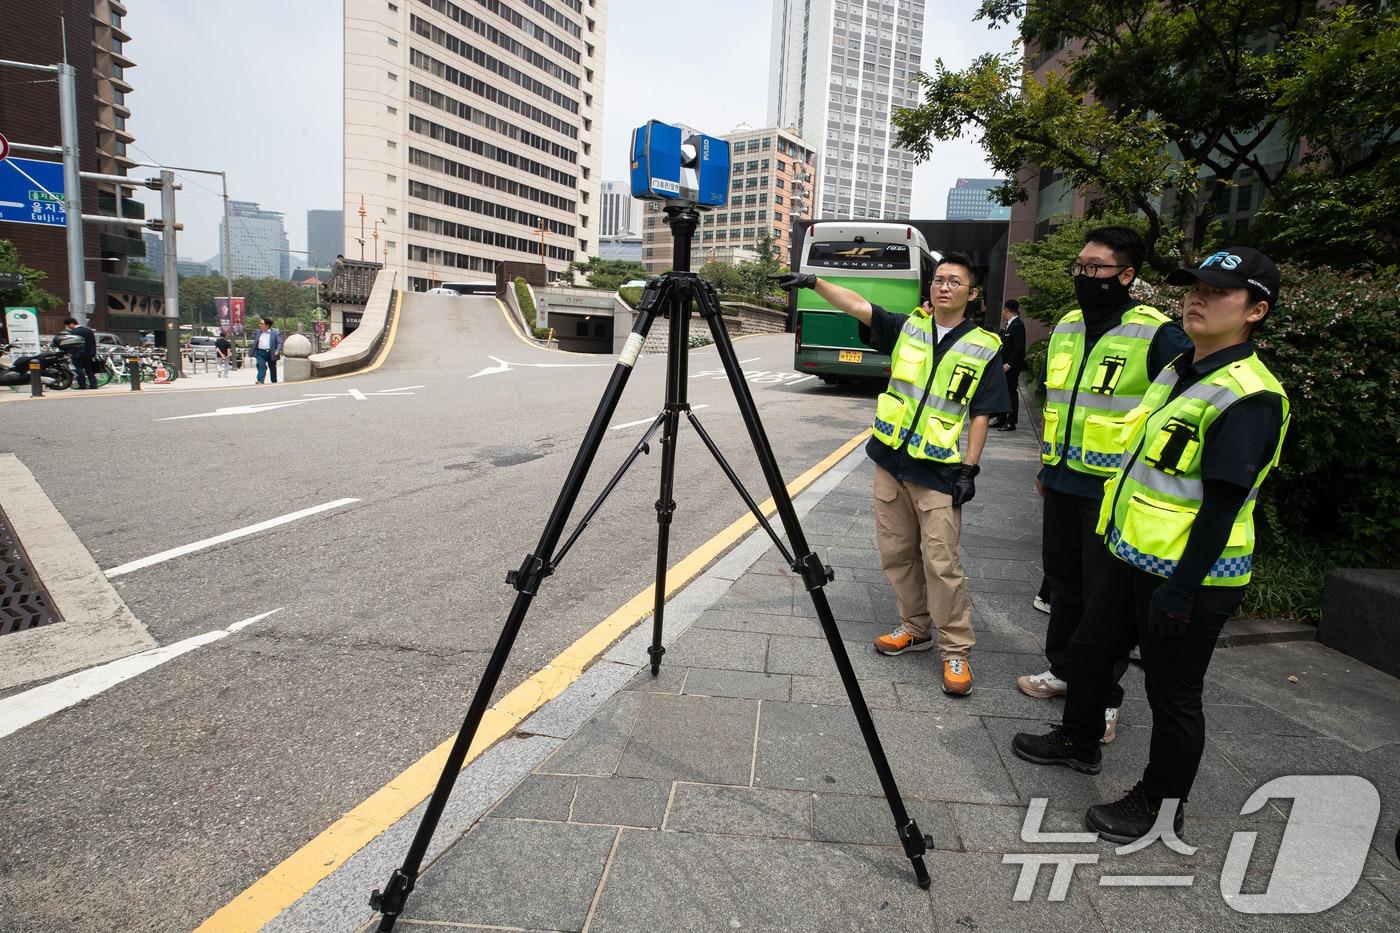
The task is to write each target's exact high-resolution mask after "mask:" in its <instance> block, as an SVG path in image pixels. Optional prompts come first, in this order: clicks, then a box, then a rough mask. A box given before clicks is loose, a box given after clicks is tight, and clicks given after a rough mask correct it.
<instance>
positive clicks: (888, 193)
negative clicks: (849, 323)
mask: <svg viewBox="0 0 1400 933" xmlns="http://www.w3.org/2000/svg"><path fill="white" fill-rule="evenodd" d="M923 41H924V0H773V39H772V58H771V61H770V64H769V72H770V73H769V82H768V122H769V123H770V124H772V125H773V126H783V127H792V128H794V129H795V130H796V132H797V134H798V135H799V136H800V137H801V138H803V139H805V140H807V141H808V142H810V143H811V145H812V146H813V147H814V148H815V150H816V152H817V155H818V157H819V159H820V161H821V164H822V176H821V179H820V186H819V187H820V200H819V202H818V204H817V216H819V217H852V218H869V219H881V218H907V217H908V216H909V212H910V204H911V199H912V197H913V185H914V156H913V154H912V153H909V152H905V151H904V150H901V149H896V148H894V147H893V140H894V135H895V132H894V127H893V126H892V125H891V123H890V117H891V114H892V113H893V108H895V107H914V106H917V105H918V102H919V100H918V88H917V87H916V86H915V84H914V82H913V80H912V79H913V77H914V75H915V74H916V73H917V72H918V70H919V58H920V52H921V49H922V47H923Z"/></svg>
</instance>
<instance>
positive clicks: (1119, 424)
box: [1040, 305, 1169, 476]
mask: <svg viewBox="0 0 1400 933" xmlns="http://www.w3.org/2000/svg"><path fill="white" fill-rule="evenodd" d="M1168 320H1169V318H1168V317H1167V316H1166V315H1165V314H1163V313H1162V312H1161V311H1158V310H1157V309H1156V308H1150V307H1148V306H1146V305H1135V306H1133V307H1131V308H1129V309H1128V310H1126V311H1124V312H1123V317H1122V320H1121V321H1119V323H1118V325H1117V326H1116V327H1114V328H1113V329H1112V330H1110V331H1108V332H1107V333H1105V334H1104V335H1103V336H1102V337H1100V338H1099V339H1098V341H1097V342H1096V343H1095V344H1094V347H1093V349H1092V350H1090V351H1089V352H1088V353H1085V351H1084V344H1085V339H1084V312H1082V311H1077V310H1076V311H1071V312H1070V313H1068V314H1066V315H1065V316H1064V317H1063V318H1061V319H1060V323H1059V324H1057V325H1055V330H1054V332H1053V333H1052V334H1051V335H1050V344H1049V347H1048V348H1047V349H1046V356H1045V361H1046V365H1045V433H1044V437H1043V438H1042V440H1041V444H1040V459H1041V460H1042V461H1043V462H1044V463H1046V464H1049V465H1051V466H1053V465H1055V464H1057V463H1059V462H1060V461H1061V460H1063V461H1064V463H1065V465H1066V466H1068V467H1069V468H1070V469H1071V470H1074V471H1075V472H1077V473H1087V474H1089V475H1091V476H1108V475H1109V474H1110V473H1112V472H1113V471H1114V470H1116V469H1118V466H1119V464H1121V463H1122V462H1123V450H1124V448H1125V447H1126V446H1127V443H1128V427H1129V426H1128V424H1127V420H1126V419H1127V415H1128V412H1130V411H1132V410H1133V409H1134V408H1136V407H1137V406H1138V405H1139V404H1141V403H1142V396H1143V393H1144V392H1146V391H1147V387H1148V385H1150V384H1151V382H1152V379H1151V377H1150V376H1149V375H1148V366H1147V358H1148V351H1149V350H1150V349H1151V347H1152V338H1153V337H1155V336H1156V334H1157V331H1158V329H1159V328H1161V326H1162V325H1163V324H1165V323H1167V321H1168Z"/></svg>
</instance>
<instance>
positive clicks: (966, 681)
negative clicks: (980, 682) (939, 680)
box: [943, 658, 972, 697]
mask: <svg viewBox="0 0 1400 933" xmlns="http://www.w3.org/2000/svg"><path fill="white" fill-rule="evenodd" d="M943 692H944V693H949V694H952V695H953V696H955V697H962V696H967V695H968V694H969V693H971V692H972V668H971V667H969V666H968V663H967V658H944V659H943Z"/></svg>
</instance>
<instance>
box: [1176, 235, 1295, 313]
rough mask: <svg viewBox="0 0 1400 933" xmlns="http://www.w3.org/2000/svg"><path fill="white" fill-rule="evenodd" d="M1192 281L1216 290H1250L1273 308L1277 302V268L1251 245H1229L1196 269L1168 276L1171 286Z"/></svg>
mask: <svg viewBox="0 0 1400 933" xmlns="http://www.w3.org/2000/svg"><path fill="white" fill-rule="evenodd" d="M1192 282H1205V283H1206V284H1207V285H1213V286H1215V287H1216V288H1247V289H1249V293H1250V295H1251V296H1253V297H1255V298H1256V299H1258V300H1262V301H1267V302H1268V303H1269V307H1271V308H1272V307H1273V306H1274V302H1276V301H1277V300H1278V288H1279V274H1278V266H1276V265H1274V261H1273V260H1272V259H1270V258H1269V257H1268V256H1265V255H1264V254H1263V253H1261V252H1259V250H1257V249H1253V248H1251V247H1248V246H1227V247H1225V248H1224V249H1220V250H1216V251H1215V252H1214V253H1211V254H1210V255H1209V256H1207V257H1206V258H1205V259H1203V260H1201V264H1200V265H1199V266H1197V267H1196V268H1194V269H1173V270H1172V271H1171V272H1168V273H1167V284H1168V285H1190V284H1191V283H1192Z"/></svg>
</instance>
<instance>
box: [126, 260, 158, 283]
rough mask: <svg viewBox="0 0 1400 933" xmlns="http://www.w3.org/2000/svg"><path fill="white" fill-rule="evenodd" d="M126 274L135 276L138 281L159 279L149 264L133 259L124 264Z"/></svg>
mask: <svg viewBox="0 0 1400 933" xmlns="http://www.w3.org/2000/svg"><path fill="white" fill-rule="evenodd" d="M126 274H127V275H130V276H135V277H136V278H138V279H158V278H160V277H161V276H160V275H157V274H156V270H154V269H152V268H151V267H150V265H149V264H147V263H144V262H142V261H141V260H139V259H133V260H131V261H130V262H128V263H127V264H126ZM162 274H163V273H162Z"/></svg>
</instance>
